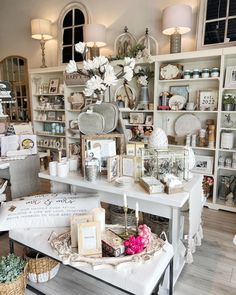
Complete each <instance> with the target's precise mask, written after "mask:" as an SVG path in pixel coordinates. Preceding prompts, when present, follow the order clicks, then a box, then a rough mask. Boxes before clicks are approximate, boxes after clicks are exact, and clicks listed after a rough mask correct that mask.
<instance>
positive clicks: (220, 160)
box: [218, 156, 225, 167]
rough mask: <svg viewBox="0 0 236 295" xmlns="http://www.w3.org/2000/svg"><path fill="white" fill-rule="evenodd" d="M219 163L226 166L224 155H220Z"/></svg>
mask: <svg viewBox="0 0 236 295" xmlns="http://www.w3.org/2000/svg"><path fill="white" fill-rule="evenodd" d="M218 165H219V166H220V167H224V166H225V158H224V157H223V156H219V159H218Z"/></svg>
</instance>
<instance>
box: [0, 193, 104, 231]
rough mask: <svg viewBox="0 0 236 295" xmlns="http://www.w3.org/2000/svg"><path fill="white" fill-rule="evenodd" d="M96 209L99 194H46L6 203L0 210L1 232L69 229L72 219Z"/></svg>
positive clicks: (98, 205)
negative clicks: (46, 228) (71, 217)
mask: <svg viewBox="0 0 236 295" xmlns="http://www.w3.org/2000/svg"><path fill="white" fill-rule="evenodd" d="M97 207H100V201H99V196H98V195H96V194H75V195H73V194H66V193H59V194H47V195H37V196H34V197H33V196H31V197H27V198H24V200H17V201H11V202H6V203H4V204H3V206H2V207H1V208H0V231H7V230H12V229H18V228H41V227H64V226H69V225H70V216H71V215H74V214H82V213H87V212H88V211H90V210H91V209H94V208H97Z"/></svg>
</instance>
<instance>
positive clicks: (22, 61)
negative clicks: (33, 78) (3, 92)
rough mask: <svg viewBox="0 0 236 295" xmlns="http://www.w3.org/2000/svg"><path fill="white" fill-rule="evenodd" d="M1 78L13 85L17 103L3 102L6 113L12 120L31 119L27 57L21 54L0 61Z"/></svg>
mask: <svg viewBox="0 0 236 295" xmlns="http://www.w3.org/2000/svg"><path fill="white" fill-rule="evenodd" d="M0 70H1V75H0V77H1V79H2V80H7V81H9V82H10V83H11V85H12V90H13V93H14V96H15V103H6V104H3V109H4V113H5V114H7V115H8V116H9V120H10V121H12V122H28V121H30V117H31V115H30V97H29V81H28V64H27V59H26V58H24V57H21V56H7V57H6V58H4V59H3V60H2V61H1V62H0Z"/></svg>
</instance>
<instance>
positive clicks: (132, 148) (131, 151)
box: [126, 143, 136, 156]
mask: <svg viewBox="0 0 236 295" xmlns="http://www.w3.org/2000/svg"><path fill="white" fill-rule="evenodd" d="M135 154H136V144H135V143H127V145H126V155H127V156H135Z"/></svg>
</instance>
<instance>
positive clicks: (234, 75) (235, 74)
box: [225, 66, 236, 88]
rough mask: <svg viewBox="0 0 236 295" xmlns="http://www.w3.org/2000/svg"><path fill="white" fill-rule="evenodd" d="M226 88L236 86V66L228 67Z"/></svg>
mask: <svg viewBox="0 0 236 295" xmlns="http://www.w3.org/2000/svg"><path fill="white" fill-rule="evenodd" d="M225 88H236V66H231V67H227V68H226V75H225Z"/></svg>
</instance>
